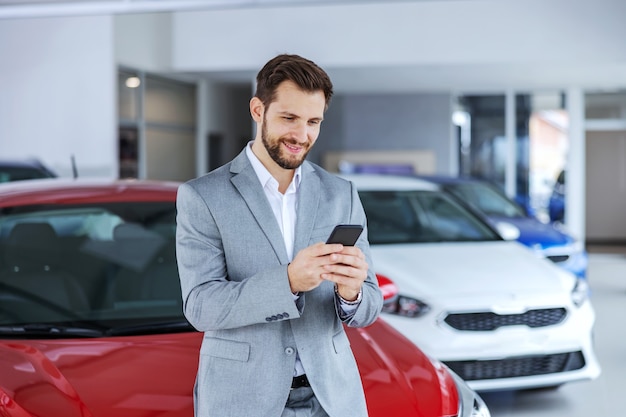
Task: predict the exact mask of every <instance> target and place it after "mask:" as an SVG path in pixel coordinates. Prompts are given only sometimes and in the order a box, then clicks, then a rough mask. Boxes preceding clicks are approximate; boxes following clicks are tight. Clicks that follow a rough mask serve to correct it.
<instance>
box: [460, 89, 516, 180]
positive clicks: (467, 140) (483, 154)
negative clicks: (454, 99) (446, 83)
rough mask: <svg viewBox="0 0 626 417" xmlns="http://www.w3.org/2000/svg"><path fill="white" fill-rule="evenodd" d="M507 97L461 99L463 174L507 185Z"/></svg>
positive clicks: (461, 169) (461, 167) (468, 97)
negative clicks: (505, 181) (505, 123)
mask: <svg viewBox="0 0 626 417" xmlns="http://www.w3.org/2000/svg"><path fill="white" fill-rule="evenodd" d="M504 106H505V96H504V95H493V96H462V97H459V99H458V109H459V110H458V112H457V113H456V114H457V115H458V116H461V115H462V116H463V117H456V118H455V119H454V121H455V123H456V124H457V126H459V149H460V150H461V151H460V152H461V153H460V158H459V161H460V167H459V172H460V173H461V174H462V175H466V176H472V177H476V178H483V179H486V180H490V181H492V182H494V183H496V184H501V185H502V186H504V174H505V163H506V138H505V125H504V122H505V108H504Z"/></svg>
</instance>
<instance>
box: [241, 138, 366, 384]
mask: <svg viewBox="0 0 626 417" xmlns="http://www.w3.org/2000/svg"><path fill="white" fill-rule="evenodd" d="M246 155H247V156H248V159H249V160H250V164H251V165H252V168H254V172H255V173H256V175H257V177H258V178H259V181H260V182H261V185H262V186H263V191H264V192H265V196H266V197H267V201H269V203H270V206H271V207H272V211H273V212H274V217H276V221H277V222H278V226H279V227H280V231H281V232H282V234H283V240H284V241H285V249H287V256H288V257H289V260H290V261H291V260H292V259H293V244H294V236H295V230H296V212H297V208H298V188H299V187H300V181H301V180H302V169H301V167H298V168H296V170H295V173H294V175H293V179H292V180H291V183H290V184H289V187H287V190H286V191H285V193H284V194H283V193H281V192H280V191H278V181H276V179H275V178H274V177H273V176H272V174H270V172H269V171H268V170H267V168H265V167H264V166H263V164H262V163H261V161H260V160H259V158H257V156H256V155H255V154H254V152H252V142H248V145H247V146H246ZM299 297H300V296H299V295H298V294H294V301H295V300H297V299H298V298H299ZM339 303H340V306H341V310H342V312H343V313H344V314H346V315H349V314H350V313H352V312H353V311H354V310H356V307H357V306H356V305H355V304H346V303H345V302H343V300H342V299H341V298H340V301H339ZM304 373H305V371H304V368H303V366H302V362H301V361H300V357H299V356H298V355H296V366H295V369H294V373H293V375H294V376H298V375H302V374H304Z"/></svg>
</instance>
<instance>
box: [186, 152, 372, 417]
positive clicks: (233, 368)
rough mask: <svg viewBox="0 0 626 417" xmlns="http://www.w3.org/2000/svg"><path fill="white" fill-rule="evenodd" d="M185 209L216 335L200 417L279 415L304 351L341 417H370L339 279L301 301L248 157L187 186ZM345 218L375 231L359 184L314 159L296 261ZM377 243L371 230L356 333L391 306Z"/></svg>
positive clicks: (211, 339) (203, 374)
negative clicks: (342, 314) (385, 299)
mask: <svg viewBox="0 0 626 417" xmlns="http://www.w3.org/2000/svg"><path fill="white" fill-rule="evenodd" d="M177 210H178V214H177V223H178V226H177V235H176V252H177V259H178V268H179V273H180V282H181V288H182V295H183V308H184V313H185V316H186V317H187V319H188V320H189V322H190V323H191V324H192V325H193V326H194V327H195V328H196V329H198V330H199V331H202V332H204V339H203V342H202V347H201V350H200V361H199V368H198V374H197V378H196V386H195V392H194V401H195V410H196V416H197V417H252V416H254V417H279V416H280V415H281V413H282V411H283V409H284V406H285V403H286V401H287V397H288V395H289V391H290V386H291V380H292V377H293V371H294V364H295V360H296V350H297V351H298V353H299V355H300V360H301V361H302V364H303V366H304V368H305V370H306V373H307V376H308V378H309V381H310V383H311V386H312V388H313V391H314V392H315V394H316V396H317V398H318V399H319V401H320V403H321V405H322V407H324V409H325V410H326V412H327V413H328V414H329V415H330V416H331V417H346V416H351V417H362V416H367V409H366V405H365V398H364V395H363V388H362V385H361V380H360V377H359V372H358V369H357V366H356V362H355V360H354V356H353V354H352V350H351V349H350V342H349V340H348V338H347V336H346V334H345V331H344V328H343V323H342V321H341V319H340V318H339V315H338V308H339V307H338V302H337V300H336V296H335V294H334V284H333V283H331V282H324V283H322V285H320V286H319V287H318V288H316V289H314V290H312V291H309V292H306V293H303V294H302V295H301V296H300V298H299V300H298V302H297V303H296V302H294V297H293V295H292V293H291V290H290V287H289V280H288V278H287V265H288V263H289V259H288V257H287V252H286V249H285V244H284V240H283V237H282V234H281V232H280V229H279V227H278V224H277V222H276V219H275V217H274V214H273V212H272V209H271V207H270V205H269V203H268V201H267V199H266V197H265V194H264V192H263V189H262V187H261V184H260V182H259V180H258V178H257V176H256V174H255V172H254V169H253V168H252V166H251V165H250V162H249V160H248V158H247V156H246V154H245V151H243V152H241V153H240V154H239V155H238V156H237V157H236V158H235V159H233V160H232V161H231V162H230V163H228V164H227V165H225V166H223V167H221V168H219V169H217V170H215V171H213V172H211V173H209V174H206V175H204V176H202V177H199V178H196V179H194V180H191V181H189V182H187V183H185V184H183V185H181V186H180V188H179V190H178V197H177ZM339 223H357V224H362V225H363V226H366V220H365V213H364V210H363V207H362V205H361V202H360V200H359V198H358V194H357V192H356V190H355V188H354V186H353V185H352V184H351V183H350V182H348V181H345V180H343V179H340V178H338V177H336V176H334V175H332V174H329V173H328V172H326V171H324V170H323V169H321V168H320V167H319V166H317V165H314V164H312V163H309V162H304V164H303V165H302V180H301V183H300V188H299V197H298V205H297V224H296V231H295V244H294V254H295V253H297V252H298V251H299V250H300V249H303V248H305V247H307V246H309V245H311V244H313V243H316V242H321V241H325V240H326V238H327V237H328V235H329V234H330V232H331V230H332V229H333V227H334V226H335V225H336V224H339ZM366 237H367V229H365V230H364V232H363V234H362V235H361V237H360V238H359V241H358V242H357V246H358V247H360V248H361V250H362V251H363V252H364V254H365V256H366V258H367V262H368V264H369V265H370V271H369V273H368V277H367V280H366V281H365V283H364V285H363V296H362V301H361V303H360V305H359V306H358V308H357V309H356V312H355V314H354V315H353V316H352V317H351V318H349V319H348V320H346V323H345V324H346V325H347V326H351V327H363V326H368V325H369V324H371V323H372V322H374V320H376V318H377V317H378V314H379V313H380V310H381V307H382V294H381V292H380V289H379V288H378V284H377V280H376V277H375V275H374V273H373V272H372V270H371V265H372V260H371V256H370V249H369V244H368V242H367V238H366Z"/></svg>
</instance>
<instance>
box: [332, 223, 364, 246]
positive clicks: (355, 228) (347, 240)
mask: <svg viewBox="0 0 626 417" xmlns="http://www.w3.org/2000/svg"><path fill="white" fill-rule="evenodd" d="M362 231H363V226H361V225H360V224H339V225H337V226H335V228H334V229H333V231H332V232H331V234H330V236H329V237H328V240H327V241H326V243H341V244H342V245H344V246H354V244H355V243H356V241H357V240H358V239H359V236H360V235H361V232H362Z"/></svg>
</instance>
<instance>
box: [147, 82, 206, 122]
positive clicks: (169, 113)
mask: <svg viewBox="0 0 626 417" xmlns="http://www.w3.org/2000/svg"><path fill="white" fill-rule="evenodd" d="M145 107H146V109H145V117H146V122H147V123H159V124H174V125H185V126H194V125H195V123H196V88H195V86H194V85H192V84H185V83H181V82H176V81H172V80H163V79H160V78H154V77H150V76H148V77H146V100H145Z"/></svg>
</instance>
